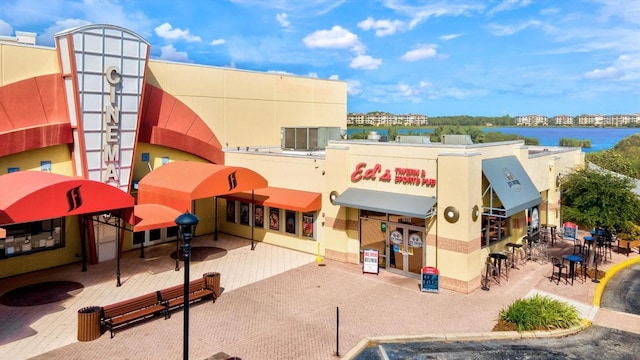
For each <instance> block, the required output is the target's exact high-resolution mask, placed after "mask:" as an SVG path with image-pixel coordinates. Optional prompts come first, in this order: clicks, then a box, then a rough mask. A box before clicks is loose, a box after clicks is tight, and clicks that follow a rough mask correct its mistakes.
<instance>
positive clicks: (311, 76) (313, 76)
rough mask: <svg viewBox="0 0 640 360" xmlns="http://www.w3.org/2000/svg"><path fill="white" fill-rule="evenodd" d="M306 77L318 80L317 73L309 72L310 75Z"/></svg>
mask: <svg viewBox="0 0 640 360" xmlns="http://www.w3.org/2000/svg"><path fill="white" fill-rule="evenodd" d="M307 77H310V78H314V79H317V78H318V73H317V72H310V73H308V74H307Z"/></svg>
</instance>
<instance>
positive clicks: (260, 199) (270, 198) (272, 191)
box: [226, 187, 322, 212]
mask: <svg viewBox="0 0 640 360" xmlns="http://www.w3.org/2000/svg"><path fill="white" fill-rule="evenodd" d="M226 197H227V198H229V199H233V200H239V201H249V202H250V201H251V191H243V192H241V193H237V194H232V195H229V196H226ZM253 199H254V202H255V203H256V204H259V205H264V206H269V207H274V208H280V209H287V210H295V211H301V212H311V211H317V210H320V209H322V194H320V193H315V192H309V191H300V190H291V189H283V188H278V187H266V188H262V189H256V190H254V192H253Z"/></svg>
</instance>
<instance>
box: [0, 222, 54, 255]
mask: <svg viewBox="0 0 640 360" xmlns="http://www.w3.org/2000/svg"><path fill="white" fill-rule="evenodd" d="M63 223H64V222H63V218H56V219H48V220H43V221H33V222H28V223H22V224H11V225H6V226H3V227H4V228H5V230H6V231H7V235H6V238H2V239H0V258H4V257H10V256H16V255H27V254H31V253H34V252H37V251H42V250H51V249H57V248H60V247H63V246H64V229H63V225H62V224H63Z"/></svg>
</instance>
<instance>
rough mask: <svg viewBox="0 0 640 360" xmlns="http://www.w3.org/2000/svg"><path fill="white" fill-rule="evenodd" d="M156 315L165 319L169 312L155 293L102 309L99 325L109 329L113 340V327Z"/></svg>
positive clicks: (158, 293) (157, 292)
mask: <svg viewBox="0 0 640 360" xmlns="http://www.w3.org/2000/svg"><path fill="white" fill-rule="evenodd" d="M158 313H163V314H164V315H165V319H166V318H167V317H168V313H169V311H168V308H167V306H166V304H165V303H163V302H162V301H161V299H160V292H159V291H156V292H153V293H149V294H145V295H141V296H138V297H135V298H133V299H128V300H124V301H120V302H117V303H115V304H111V305H106V306H104V307H102V314H101V325H102V326H103V327H104V326H106V327H108V328H109V333H110V334H111V338H113V329H114V328H115V327H117V326H120V325H124V324H127V323H130V322H133V321H136V320H140V319H143V318H145V317H148V316H152V315H155V314H158Z"/></svg>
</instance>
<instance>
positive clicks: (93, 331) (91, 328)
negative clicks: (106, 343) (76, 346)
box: [78, 306, 102, 341]
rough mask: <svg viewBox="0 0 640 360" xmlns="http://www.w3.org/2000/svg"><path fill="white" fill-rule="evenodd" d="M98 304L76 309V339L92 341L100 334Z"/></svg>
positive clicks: (99, 308) (99, 310)
mask: <svg viewBox="0 0 640 360" xmlns="http://www.w3.org/2000/svg"><path fill="white" fill-rule="evenodd" d="M101 310H102V308H101V307H99V306H88V307H84V308H82V309H80V310H78V341H92V340H95V339H97V338H99V337H100V335H102V331H101V328H100V312H101Z"/></svg>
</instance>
